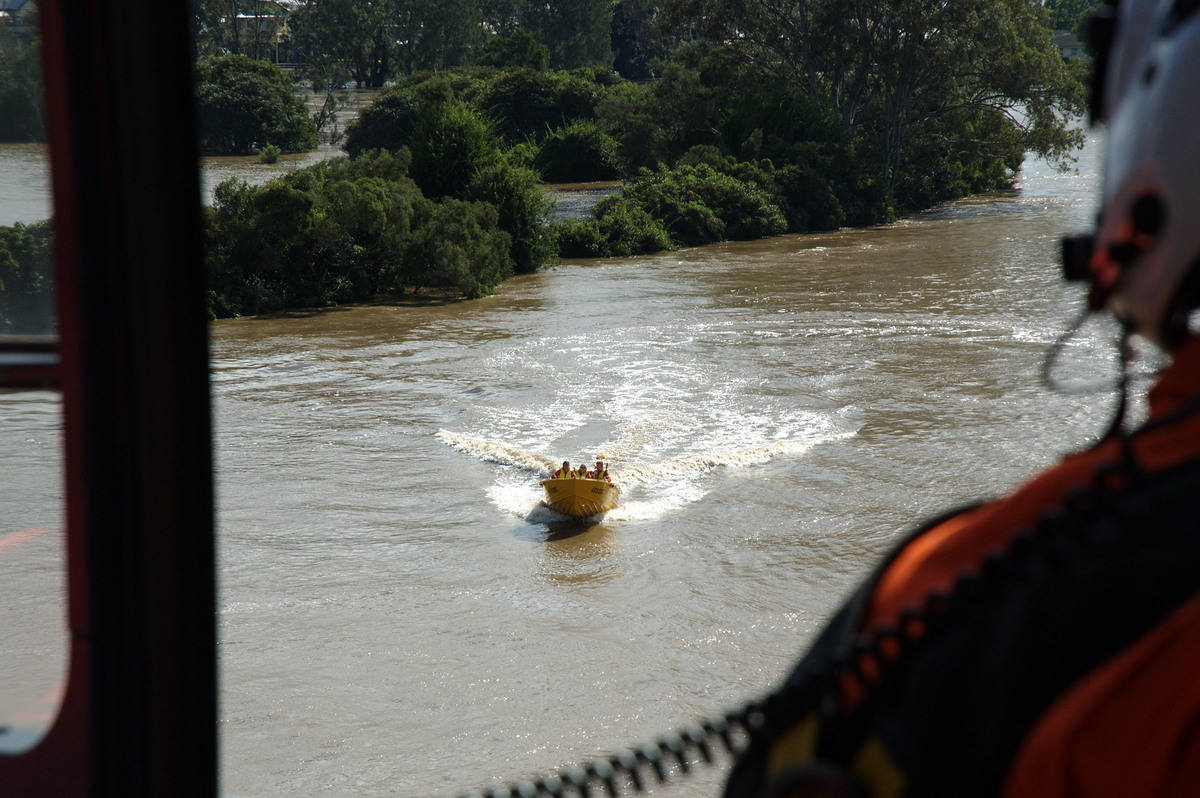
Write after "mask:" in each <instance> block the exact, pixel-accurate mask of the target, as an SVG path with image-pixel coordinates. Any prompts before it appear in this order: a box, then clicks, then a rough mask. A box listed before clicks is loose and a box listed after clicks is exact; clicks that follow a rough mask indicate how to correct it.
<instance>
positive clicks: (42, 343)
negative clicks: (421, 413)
mask: <svg viewBox="0 0 1200 798" xmlns="http://www.w3.org/2000/svg"><path fill="white" fill-rule="evenodd" d="M36 6H37V4H36V3H33V2H26V3H0V453H2V454H0V640H3V644H2V645H0V673H2V674H3V678H0V753H17V752H20V751H21V750H24V749H26V748H28V747H29V746H31V745H32V744H33V743H35V742H36V741H37V740H38V739H39V738H40V736H41V735H42V734H43V733H44V732H45V730H46V729H47V728H48V727H49V725H50V723H51V721H52V720H53V718H54V715H55V713H56V711H57V708H58V703H59V698H60V693H61V688H62V683H63V679H64V676H65V672H66V662H67V640H68V635H67V631H66V577H65V570H66V568H65V562H66V560H65V532H64V525H65V510H64V498H63V475H62V460H63V454H62V448H63V434H62V403H61V397H60V396H59V394H58V392H57V391H56V390H53V389H52V388H51V386H52V384H53V380H52V379H50V378H51V377H52V375H53V364H54V362H55V355H54V332H55V319H54V280H53V273H54V269H53V245H54V242H53V231H52V227H51V220H50V217H51V193H50V192H51V189H50V177H49V160H48V156H47V151H46V144H45V138H46V136H45V130H44V127H43V119H44V102H43V100H42V96H43V92H42V76H41V59H40V53H39V34H38V25H37V17H36Z"/></svg>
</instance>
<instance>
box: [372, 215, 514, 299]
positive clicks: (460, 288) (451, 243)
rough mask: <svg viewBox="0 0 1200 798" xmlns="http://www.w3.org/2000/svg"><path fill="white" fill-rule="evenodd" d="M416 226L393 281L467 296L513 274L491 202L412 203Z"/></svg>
mask: <svg viewBox="0 0 1200 798" xmlns="http://www.w3.org/2000/svg"><path fill="white" fill-rule="evenodd" d="M416 210H417V214H416V218H415V220H414V221H415V229H414V232H413V236H412V238H411V239H410V241H409V243H408V247H407V253H406V257H405V262H404V265H403V267H402V268H400V269H398V270H396V271H395V272H393V273H392V274H391V275H390V276H391V278H392V279H393V280H394V281H395V282H394V283H393V285H396V284H405V285H410V286H412V287H413V289H414V290H415V291H420V290H423V289H426V288H436V289H441V290H443V291H449V292H452V293H455V294H457V295H459V296H463V297H466V298H476V297H481V296H486V295H488V294H490V293H492V291H493V289H494V288H495V287H496V286H497V285H499V284H500V283H501V282H503V281H504V280H506V279H507V278H509V277H511V276H512V267H511V262H510V261H509V259H508V249H509V244H510V242H509V236H508V234H507V233H505V232H504V231H503V230H500V229H499V227H498V215H497V213H496V209H495V208H494V207H492V206H491V205H487V204H485V203H481V202H463V201H461V200H456V199H445V200H443V201H442V202H430V201H428V200H426V201H424V202H421V203H419V204H418V206H417V209H416Z"/></svg>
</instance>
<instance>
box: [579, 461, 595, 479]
mask: <svg viewBox="0 0 1200 798" xmlns="http://www.w3.org/2000/svg"><path fill="white" fill-rule="evenodd" d="M576 476H578V477H579V479H591V478H592V472H590V471H588V467H587V466H586V465H584V464H583V463H580V464H579V471H578V473H577V474H576Z"/></svg>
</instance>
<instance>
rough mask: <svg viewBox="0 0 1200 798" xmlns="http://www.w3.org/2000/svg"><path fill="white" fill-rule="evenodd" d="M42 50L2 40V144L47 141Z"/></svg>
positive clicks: (0, 83)
mask: <svg viewBox="0 0 1200 798" xmlns="http://www.w3.org/2000/svg"><path fill="white" fill-rule="evenodd" d="M44 106H45V103H44V100H43V97H42V62H41V48H40V47H39V46H38V44H37V43H29V44H24V45H22V46H20V47H17V46H11V45H10V46H7V47H6V46H5V44H4V42H2V41H0V141H45V139H46V126H45V121H44V119H43V113H44Z"/></svg>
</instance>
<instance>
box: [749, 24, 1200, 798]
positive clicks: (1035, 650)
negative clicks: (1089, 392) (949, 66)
mask: <svg viewBox="0 0 1200 798" xmlns="http://www.w3.org/2000/svg"><path fill="white" fill-rule="evenodd" d="M1198 5H1200V4H1197V3H1195V2H1189V3H1184V2H1175V1H1174V0H1121V2H1120V4H1116V3H1115V2H1114V0H1109V4H1108V5H1107V6H1102V8H1101V14H1100V16H1099V17H1098V18H1097V23H1096V26H1095V27H1094V30H1095V31H1096V32H1098V33H1100V34H1103V33H1104V32H1105V31H1106V30H1107V31H1109V32H1110V34H1111V37H1110V36H1105V35H1100V36H1097V41H1096V44H1097V47H1096V52H1097V55H1096V58H1095V62H1094V64H1095V67H1096V78H1095V80H1096V84H1097V85H1096V86H1094V87H1093V108H1092V113H1093V119H1094V120H1099V121H1104V122H1107V124H1108V127H1107V132H1106V140H1105V147H1106V154H1105V176H1104V185H1103V189H1102V194H1101V198H1100V214H1099V216H1098V218H1097V222H1096V227H1095V229H1094V232H1093V233H1092V234H1091V235H1090V236H1088V237H1085V238H1076V239H1074V240H1071V239H1068V240H1066V241H1064V248H1063V257H1064V264H1063V265H1064V271H1065V273H1066V276H1067V277H1068V279H1079V280H1084V281H1086V282H1087V283H1088V284H1089V294H1088V300H1087V305H1088V312H1090V313H1109V314H1112V315H1113V316H1115V317H1116V318H1117V319H1118V320H1119V321H1120V323H1121V324H1122V326H1123V327H1124V328H1125V330H1126V331H1127V335H1128V334H1137V335H1139V336H1141V337H1143V338H1145V339H1147V340H1149V341H1150V342H1153V343H1155V344H1157V345H1158V346H1159V347H1160V348H1161V349H1163V350H1164V351H1165V352H1166V353H1167V354H1168V355H1169V357H1170V360H1171V362H1170V364H1169V366H1167V367H1166V368H1165V369H1164V370H1163V371H1162V372H1161V373H1160V374H1159V376H1158V378H1157V382H1156V384H1155V385H1154V387H1153V388H1152V389H1151V391H1150V393H1149V396H1148V413H1147V418H1146V420H1144V421H1141V422H1140V423H1135V422H1130V421H1128V420H1127V419H1126V418H1125V410H1124V408H1125V404H1126V402H1125V391H1126V385H1127V382H1128V381H1127V379H1126V380H1122V382H1121V384H1120V393H1121V395H1120V396H1119V397H1118V399H1117V401H1118V408H1119V409H1118V410H1117V411H1116V413H1115V418H1114V419H1113V422H1112V424H1111V427H1110V429H1109V431H1108V432H1107V434H1105V435H1104V436H1103V438H1102V439H1101V440H1100V441H1099V442H1098V443H1096V444H1095V445H1093V446H1091V447H1090V448H1088V449H1086V450H1084V451H1081V452H1079V453H1076V454H1073V455H1070V456H1068V457H1066V458H1065V459H1063V460H1062V461H1061V462H1059V463H1058V464H1057V465H1055V466H1053V467H1051V468H1049V469H1048V470H1046V471H1044V472H1043V473H1041V474H1040V475H1038V476H1036V477H1034V478H1033V479H1032V480H1031V481H1029V482H1028V483H1026V484H1025V485H1023V486H1021V487H1019V488H1017V489H1016V490H1015V491H1013V492H1011V493H1009V494H1008V495H1007V496H1004V497H1002V498H999V499H996V500H993V501H990V502H985V503H980V504H977V505H974V506H971V507H969V508H967V509H963V510H960V511H956V512H952V513H949V514H947V515H945V516H943V517H940V518H936V519H933V520H931V521H928V522H927V523H925V524H924V525H922V526H920V527H919V528H918V529H916V530H915V531H914V532H913V533H911V534H910V535H908V536H906V537H905V538H904V540H903V541H902V542H901V543H900V544H899V546H898V548H897V549H896V550H895V551H893V552H891V553H890V554H889V555H888V556H887V557H886V558H885V559H884V560H883V562H882V564H881V565H880V566H879V567H878V568H877V569H876V571H875V572H874V573H873V574H872V575H871V577H870V578H868V579H867V580H866V581H865V582H864V583H863V584H862V585H860V586H859V587H858V589H857V590H856V591H855V592H854V594H853V595H852V596H851V597H850V598H849V600H848V601H847V602H846V603H845V604H844V605H843V607H842V608H841V610H840V611H839V612H837V613H836V614H835V615H834V617H833V619H832V620H831V621H830V622H829V623H828V624H827V625H826V627H825V628H824V629H823V630H822V631H821V632H820V634H819V635H818V636H817V637H816V642H815V643H813V644H812V646H811V647H810V648H809V650H808V652H807V653H806V654H804V655H803V656H802V657H801V659H800V660H799V661H798V662H797V663H796V665H795V667H794V669H793V670H792V671H791V673H790V675H789V676H787V677H786V679H785V680H783V681H782V683H781V684H780V686H779V687H778V688H777V689H776V690H775V691H774V692H773V693H771V694H770V695H769V696H767V697H765V699H763V700H761V701H759V702H757V703H756V704H755V707H754V710H753V712H750V711H748V712H747V713H746V715H745V716H744V718H743V721H742V723H743V725H744V726H745V727H746V728H747V729H748V730H749V732H750V735H749V740H750V742H749V745H748V747H747V748H746V749H745V750H744V751H743V752H742V753H741V754H740V755H739V756H738V757H737V761H736V763H735V765H734V768H733V770H732V772H731V773H730V775H729V777H728V780H727V781H726V785H725V796H726V798H765V796H793V795H797V796H798V795H817V794H819V795H828V796H850V795H855V796H863V798H881V797H882V796H895V797H901V796H938V797H940V796H968V795H969V796H1002V797H1003V798H1025V796H1036V797H1037V798H1067V796H1072V797H1073V798H1117V796H1130V795H1137V796H1142V797H1144V796H1156V797H1161V798H1165V797H1166V796H1183V795H1198V794H1200V680H1198V679H1197V678H1196V676H1197V672H1198V668H1200V522H1198V521H1197V520H1196V504H1197V499H1196V497H1197V496H1198V495H1200V334H1197V331H1196V328H1195V327H1194V326H1190V325H1189V322H1188V319H1189V316H1194V312H1195V311H1196V310H1197V309H1200V146H1197V143H1196V140H1195V138H1196V131H1197V130H1200V80H1197V75H1200V12H1198V10H1197V9H1198ZM1184 131H1189V132H1187V133H1186V134H1185V133H1184ZM1081 321H1082V319H1081ZM1125 344H1126V342H1125V341H1122V342H1121V344H1120V347H1121V351H1122V352H1123V353H1124V352H1127V351H1128V349H1127V347H1126V346H1125ZM1123 368H1125V369H1126V370H1127V369H1128V368H1129V366H1128V364H1127V363H1123Z"/></svg>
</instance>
